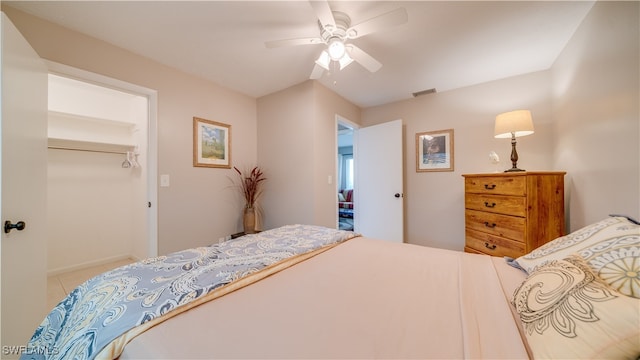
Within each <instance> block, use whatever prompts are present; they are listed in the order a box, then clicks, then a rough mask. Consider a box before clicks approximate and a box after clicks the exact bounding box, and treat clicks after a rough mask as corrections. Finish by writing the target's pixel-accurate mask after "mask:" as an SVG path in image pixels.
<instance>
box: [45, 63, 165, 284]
mask: <svg viewBox="0 0 640 360" xmlns="http://www.w3.org/2000/svg"><path fill="white" fill-rule="evenodd" d="M52 68H53V69H54V70H51V69H52ZM61 70H62V71H61ZM155 101H156V99H155V92H154V91H151V90H148V89H143V88H139V87H137V86H135V85H131V84H128V83H124V82H120V81H118V80H114V79H108V78H104V77H101V76H100V75H97V74H92V73H86V72H83V71H80V70H77V69H72V68H68V67H66V66H64V65H60V64H53V65H51V64H50V74H49V110H48V142H49V146H48V148H49V149H48V158H49V160H48V179H47V199H48V209H47V215H48V219H49V225H48V228H49V229H48V233H49V239H48V246H47V247H48V269H47V272H48V274H49V275H55V274H58V273H62V272H66V271H71V270H77V269H82V268H86V267H89V266H95V265H100V264H103V263H107V262H113V261H118V260H123V259H127V258H130V259H134V260H138V259H142V258H147V257H150V256H155V255H156V253H157V231H156V230H155V228H156V227H157V226H156V225H155V224H157V210H156V206H155V204H156V195H155V194H156V192H157V190H156V188H155V186H156V184H155V179H156V174H155V173H156V160H155V159H156V150H155V149H156V147H155V142H156V140H155V137H156V135H155V134H156V132H155V128H156V120H155ZM89 240H90V241H89Z"/></svg>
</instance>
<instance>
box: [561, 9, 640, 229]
mask: <svg viewBox="0 0 640 360" xmlns="http://www.w3.org/2000/svg"><path fill="white" fill-rule="evenodd" d="M639 7H640V6H639V3H638V2H635V1H634V2H597V3H596V4H595V6H594V7H593V9H592V10H591V12H590V13H589V14H588V15H587V17H586V18H585V20H584V22H583V23H582V26H581V27H580V28H579V29H578V31H577V32H576V33H575V35H574V36H573V39H572V40H571V42H570V43H569V44H568V46H566V47H565V49H564V51H563V52H562V54H561V55H560V57H559V58H558V60H557V61H556V62H555V64H554V65H553V69H552V70H553V94H554V128H553V130H554V132H556V133H557V134H558V135H557V136H558V141H557V142H556V148H555V152H554V156H553V159H554V161H555V163H556V164H557V165H556V166H557V167H559V168H564V169H566V170H567V171H568V176H567V180H568V181H567V187H568V190H569V194H570V196H569V198H568V199H567V202H568V205H569V206H568V208H569V210H570V214H569V216H570V225H571V228H572V229H578V228H580V227H582V226H585V225H587V224H589V223H592V222H594V221H597V220H599V219H601V218H603V217H606V216H607V215H608V214H611V213H619V214H628V215H631V216H634V217H635V218H640V189H639V188H640V177H639V169H640V155H639V154H640V146H639V145H638V144H640V135H639V131H640V126H639V123H640V108H639V101H640V93H639V89H640V81H639V79H640V59H639V54H640V49H639V44H640V39H639V37H638V34H639V32H640V31H639V25H638V21H639V18H640V16H639V14H640V11H639Z"/></svg>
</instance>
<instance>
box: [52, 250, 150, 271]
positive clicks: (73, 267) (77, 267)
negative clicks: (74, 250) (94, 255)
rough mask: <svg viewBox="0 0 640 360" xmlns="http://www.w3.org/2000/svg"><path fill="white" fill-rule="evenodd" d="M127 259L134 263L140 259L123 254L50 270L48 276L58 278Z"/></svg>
mask: <svg viewBox="0 0 640 360" xmlns="http://www.w3.org/2000/svg"><path fill="white" fill-rule="evenodd" d="M127 259H132V260H134V261H139V259H138V258H136V257H135V256H133V255H127V254H123V255H116V256H111V257H108V258H104V259H99V260H94V261H87V262H84V263H80V264H76V265H71V266H64V267H60V268H57V269H49V270H47V276H56V275H60V274H63V273H66V272H69V271H77V270H82V269H86V268H90V267H93V266H99V265H104V264H108V263H111V262H114V261H119V260H127Z"/></svg>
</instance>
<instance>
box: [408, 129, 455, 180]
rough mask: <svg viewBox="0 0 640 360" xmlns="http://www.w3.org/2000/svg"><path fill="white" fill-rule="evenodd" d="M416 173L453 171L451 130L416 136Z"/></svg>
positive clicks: (422, 133)
mask: <svg viewBox="0 0 640 360" xmlns="http://www.w3.org/2000/svg"><path fill="white" fill-rule="evenodd" d="M416 171H417V172H421V171H453V129H448V130H440V131H429V132H421V133H417V134H416Z"/></svg>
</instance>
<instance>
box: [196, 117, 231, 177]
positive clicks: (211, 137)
mask: <svg viewBox="0 0 640 360" xmlns="http://www.w3.org/2000/svg"><path fill="white" fill-rule="evenodd" d="M193 166H202V167H214V168H215V167H217V168H227V169H229V168H231V125H227V124H223V123H219V122H215V121H211V120H205V119H201V118H197V117H194V118H193Z"/></svg>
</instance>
